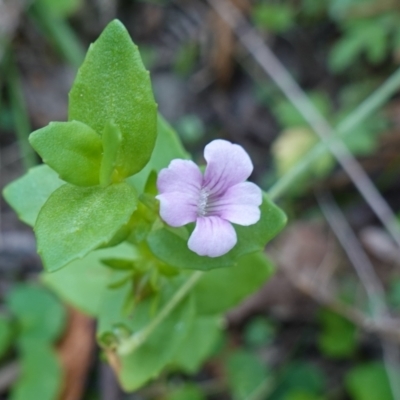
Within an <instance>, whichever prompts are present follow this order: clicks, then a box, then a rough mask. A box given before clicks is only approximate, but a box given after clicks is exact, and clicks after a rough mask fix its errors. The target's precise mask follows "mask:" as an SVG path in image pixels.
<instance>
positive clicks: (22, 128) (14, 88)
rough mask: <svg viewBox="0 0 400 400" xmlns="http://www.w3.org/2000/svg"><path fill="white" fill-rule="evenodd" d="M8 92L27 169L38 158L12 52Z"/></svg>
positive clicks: (8, 65)
mask: <svg viewBox="0 0 400 400" xmlns="http://www.w3.org/2000/svg"><path fill="white" fill-rule="evenodd" d="M7 78H8V92H9V97H10V104H11V109H12V117H13V120H14V127H15V132H16V135H17V138H18V144H19V149H20V152H21V157H22V162H23V164H24V167H25V169H29V168H31V167H33V166H35V165H36V164H37V158H36V155H35V153H34V152H33V150H32V147H31V146H30V144H29V141H28V137H29V134H30V132H31V126H30V122H29V116H28V112H27V110H26V105H25V100H24V95H23V92H22V87H21V82H20V77H19V74H18V69H17V66H16V64H15V61H14V57H13V56H12V54H11V53H9V54H8V55H7Z"/></svg>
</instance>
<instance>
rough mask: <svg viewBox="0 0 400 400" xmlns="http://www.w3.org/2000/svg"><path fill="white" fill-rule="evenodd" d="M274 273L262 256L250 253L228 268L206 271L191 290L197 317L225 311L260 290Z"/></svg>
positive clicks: (265, 258)
mask: <svg viewBox="0 0 400 400" xmlns="http://www.w3.org/2000/svg"><path fill="white" fill-rule="evenodd" d="M273 270H274V269H273V266H272V264H271V262H270V261H269V260H268V258H267V257H266V256H265V255H264V254H263V253H253V254H246V255H244V256H243V257H240V258H239V260H238V262H237V264H236V265H233V266H232V267H230V268H220V269H216V270H213V271H209V272H207V273H206V274H204V275H203V276H202V277H201V279H200V281H199V283H198V284H197V285H196V286H195V288H194V294H195V298H196V306H197V312H198V314H200V315H212V314H218V313H224V312H226V311H227V310H229V309H230V308H232V307H234V306H236V305H237V304H239V303H240V302H241V301H242V300H243V299H245V298H246V297H247V296H250V295H251V294H252V293H254V292H255V291H256V290H257V289H260V288H261V286H262V285H263V284H264V283H265V282H266V281H267V279H268V278H269V277H270V276H271V274H272V272H273Z"/></svg>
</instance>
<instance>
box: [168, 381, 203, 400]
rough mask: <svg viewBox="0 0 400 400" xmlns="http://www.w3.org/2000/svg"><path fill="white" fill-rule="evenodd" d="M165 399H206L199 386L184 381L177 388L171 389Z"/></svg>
mask: <svg viewBox="0 0 400 400" xmlns="http://www.w3.org/2000/svg"><path fill="white" fill-rule="evenodd" d="M166 400H207V399H206V395H205V394H204V393H203V392H202V391H201V389H200V387H198V386H196V385H194V384H193V383H186V384H185V385H183V386H181V387H180V388H178V389H175V390H173V391H171V393H169V394H168V395H167V397H166Z"/></svg>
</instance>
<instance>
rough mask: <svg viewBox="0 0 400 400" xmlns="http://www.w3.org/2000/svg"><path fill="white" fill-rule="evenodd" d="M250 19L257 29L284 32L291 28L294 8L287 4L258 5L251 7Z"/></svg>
mask: <svg viewBox="0 0 400 400" xmlns="http://www.w3.org/2000/svg"><path fill="white" fill-rule="evenodd" d="M252 19H253V21H254V23H255V25H256V26H257V27H258V28H265V29H267V30H270V31H271V32H277V33H280V32H285V31H287V30H288V29H290V28H291V27H292V26H293V23H294V8H293V7H291V6H290V5H288V4H287V5H285V4H264V3H260V4H257V5H256V6H254V7H253V9H252Z"/></svg>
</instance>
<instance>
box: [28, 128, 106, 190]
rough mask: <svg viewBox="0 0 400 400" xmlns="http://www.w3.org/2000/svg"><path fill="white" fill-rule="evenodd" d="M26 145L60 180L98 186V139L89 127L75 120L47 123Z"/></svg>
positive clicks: (30, 137) (99, 156)
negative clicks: (34, 151) (29, 145)
mask: <svg viewBox="0 0 400 400" xmlns="http://www.w3.org/2000/svg"><path fill="white" fill-rule="evenodd" d="M29 142H30V143H31V145H32V147H33V148H34V149H35V150H36V151H37V152H38V153H39V155H40V156H41V157H42V159H43V162H45V163H46V164H47V165H49V166H50V167H51V168H53V169H54V170H55V171H56V172H58V174H59V175H60V178H61V179H63V180H64V181H66V182H69V183H72V184H73V185H77V186H93V185H97V184H98V183H99V172H100V163H101V156H102V152H103V149H102V144H101V137H100V135H98V134H97V133H96V132H95V131H94V130H93V129H92V128H90V127H89V126H87V125H85V124H83V123H82V122H78V121H71V122H51V123H50V124H49V125H47V126H45V127H44V128H42V129H39V130H37V131H35V132H33V133H31V135H30V136H29Z"/></svg>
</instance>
